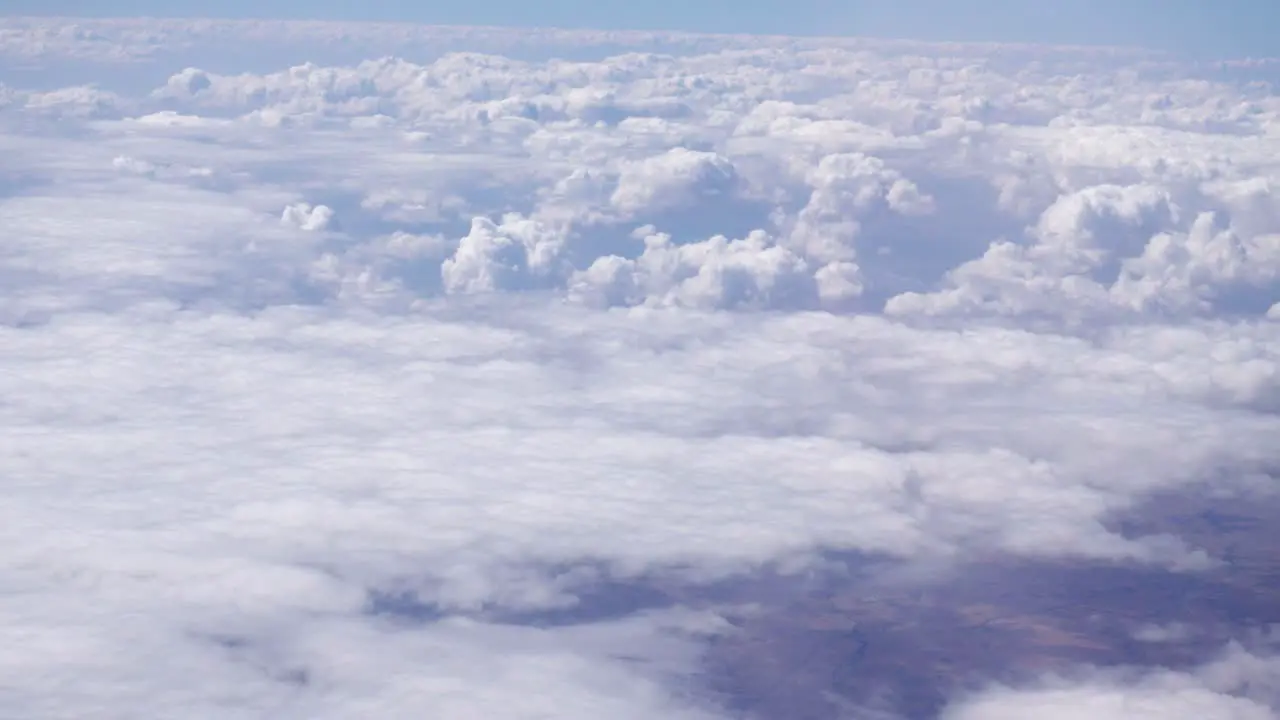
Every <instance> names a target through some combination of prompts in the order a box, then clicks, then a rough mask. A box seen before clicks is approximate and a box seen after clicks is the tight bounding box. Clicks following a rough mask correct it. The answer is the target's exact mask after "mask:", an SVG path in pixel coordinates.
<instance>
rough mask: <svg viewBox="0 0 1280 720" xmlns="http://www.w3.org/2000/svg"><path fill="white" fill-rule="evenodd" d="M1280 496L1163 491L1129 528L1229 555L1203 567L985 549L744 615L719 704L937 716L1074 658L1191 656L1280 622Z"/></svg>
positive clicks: (1112, 662) (1165, 662) (1113, 662)
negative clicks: (960, 561) (935, 573)
mask: <svg viewBox="0 0 1280 720" xmlns="http://www.w3.org/2000/svg"><path fill="white" fill-rule="evenodd" d="M1277 518H1280V503H1278V502H1276V501H1275V499H1267V500H1265V501H1260V500H1259V499H1258V498H1230V497H1227V498H1223V497H1218V498H1206V497H1203V496H1197V497H1189V496H1183V497H1161V498H1156V499H1153V500H1152V501H1151V502H1149V503H1145V504H1144V505H1143V506H1142V507H1141V508H1138V509H1137V510H1135V511H1134V512H1132V513H1129V514H1126V516H1125V517H1123V518H1117V519H1116V523H1117V526H1118V527H1121V528H1122V531H1123V532H1125V533H1126V534H1133V535H1149V534H1159V533H1168V534H1171V535H1176V536H1178V537H1180V538H1182V539H1183V540H1184V541H1185V542H1187V543H1188V544H1189V545H1190V546H1192V547H1196V548H1202V549H1204V550H1205V551H1206V552H1208V553H1209V554H1210V555H1211V556H1212V557H1214V558H1215V559H1217V560H1220V561H1221V564H1220V565H1219V566H1218V567H1215V568H1213V569H1212V570H1208V571H1200V572H1178V571H1173V570H1166V569H1160V568H1154V567H1149V566H1139V565H1134V564H1127V565H1121V564H1107V563H1094V562H1081V561H1068V560H1046V561H1029V560H1026V559H1016V558H985V559H983V560H981V561H978V562H973V563H972V564H969V565H967V566H964V567H962V568H960V569H959V571H958V572H956V573H954V574H949V575H948V577H947V578H946V579H945V580H942V581H937V582H934V583H917V584H911V585H900V586H898V587H885V586H883V585H879V584H877V585H874V586H871V587H868V586H865V585H862V584H860V583H859V582H857V581H856V580H855V581H852V582H847V583H844V584H843V586H841V583H836V586H835V587H830V588H828V589H827V590H826V591H824V592H822V593H821V594H820V595H813V596H810V597H804V598H799V599H797V600H795V601H793V602H790V603H788V604H786V605H785V606H781V607H767V608H764V609H763V611H758V612H747V613H743V614H742V615H741V616H739V617H736V618H734V622H735V625H736V626H737V628H736V631H735V632H731V633H729V634H727V635H725V636H724V637H722V638H719V639H718V640H717V641H716V642H714V643H713V645H712V647H711V649H710V651H709V653H708V654H707V658H706V672H707V679H708V682H709V683H710V684H711V686H712V687H713V688H715V690H716V691H718V694H719V696H720V697H721V699H722V701H723V702H725V703H726V704H728V705H729V706H730V707H732V708H734V709H735V710H737V711H739V712H741V713H742V714H743V716H744V717H748V718H759V719H761V720H783V719H786V720H835V719H837V718H846V717H850V716H851V714H852V713H851V709H854V708H857V709H861V710H864V711H867V712H875V711H876V710H880V711H883V712H884V713H885V715H886V716H887V717H894V716H896V717H904V718H909V719H910V720H917V719H921V720H924V719H927V718H934V717H936V716H937V715H938V713H939V711H940V710H941V709H942V708H943V707H944V706H945V704H946V702H947V700H948V698H952V697H954V696H955V695H956V694H957V693H959V692H963V691H966V690H974V689H977V688H980V687H982V686H983V685H986V684H988V683H991V682H995V681H999V682H1011V683H1017V682H1019V681H1029V680H1031V679H1033V678H1034V677H1036V676H1038V675H1041V674H1043V673H1045V672H1046V671H1054V670H1057V671H1069V670H1070V669H1071V668H1072V667H1077V666H1080V665H1092V666H1102V667H1109V666H1110V667H1114V666H1136V667H1142V668H1157V667H1164V668H1174V669H1177V668H1187V667H1191V666H1194V665H1198V664H1201V663H1203V662H1206V661H1208V660H1210V659H1212V658H1213V656H1214V655H1215V654H1216V653H1218V652H1220V651H1221V650H1222V648H1223V647H1224V645H1225V644H1226V643H1228V642H1229V641H1231V640H1245V639H1247V638H1249V637H1250V636H1251V635H1254V634H1256V633H1257V632H1258V631H1261V630H1265V629H1266V628H1267V627H1268V626H1270V625H1271V624H1273V623H1280V525H1278V524H1277V523H1276V522H1275V519H1277Z"/></svg>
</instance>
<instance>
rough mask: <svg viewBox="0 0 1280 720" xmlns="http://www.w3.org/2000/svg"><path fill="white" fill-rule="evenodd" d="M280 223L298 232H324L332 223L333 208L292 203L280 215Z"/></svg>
mask: <svg viewBox="0 0 1280 720" xmlns="http://www.w3.org/2000/svg"><path fill="white" fill-rule="evenodd" d="M280 222H281V223H283V224H285V225H289V226H291V227H296V228H298V229H300V230H308V231H315V230H325V229H327V228H328V227H329V225H330V223H332V222H333V208H331V207H328V206H327V205H311V204H309V203H294V204H292V205H289V206H286V207H285V209H284V212H282V213H280Z"/></svg>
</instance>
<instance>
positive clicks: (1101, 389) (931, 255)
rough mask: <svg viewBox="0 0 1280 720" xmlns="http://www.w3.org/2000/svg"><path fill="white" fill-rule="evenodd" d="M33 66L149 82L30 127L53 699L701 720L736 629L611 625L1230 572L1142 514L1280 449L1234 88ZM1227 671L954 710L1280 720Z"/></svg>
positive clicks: (292, 710) (62, 93) (1096, 61)
mask: <svg viewBox="0 0 1280 720" xmlns="http://www.w3.org/2000/svg"><path fill="white" fill-rule="evenodd" d="M273 33H275V34H276V35H273ZM486 33H489V34H487V35H486ZM237 35H243V36H244V37H245V38H248V39H247V40H236V39H235V37H236V36H237ZM276 36H278V37H279V38H281V39H280V48H279V49H280V53H281V54H280V55H279V56H278V57H277V56H275V55H272V56H271V58H270V59H269V60H267V61H264V62H263V63H262V64H261V65H260V66H258V67H249V66H250V65H253V63H252V62H250V61H247V60H246V61H245V63H244V64H242V65H240V66H239V67H236V65H237V62H233V61H232V59H231V58H230V56H229V54H230V53H231V52H232V48H235V47H244V45H243V43H245V42H259V41H261V40H262V39H263V38H269V37H276ZM424 39H427V40H433V41H435V40H438V41H439V44H438V49H437V50H433V51H432V52H433V53H435V54H434V55H431V56H428V55H422V54H419V55H410V53H412V52H414V48H415V47H421V46H424V45H423V41H424ZM553 41H554V42H558V43H561V44H559V45H555V44H551V45H547V43H553ZM517 42H519V43H520V44H519V45H515V44H513V43H517ZM236 43H241V44H239V45H237V44H236ZM503 43H507V45H506V46H505V49H504V46H502V44H503ZM538 43H542V45H541V46H539V45H538ZM211 44H212V45H214V46H221V45H220V44H225V47H224V49H223V52H224V57H222V59H221V60H219V59H218V58H216V57H213V56H210V55H204V56H203V57H200V58H199V59H200V61H199V62H196V61H195V58H196V57H198V56H201V55H202V53H203V50H204V49H207V48H208V47H210V45H211ZM344 46H345V47H347V48H351V49H352V52H356V53H357V54H360V55H362V56H363V57H369V58H379V57H381V59H369V60H364V61H361V62H352V60H351V58H344V57H338V56H337V51H336V50H335V48H340V47H344ZM538 47H541V50H540V51H539V52H541V53H542V55H541V56H539V55H538V53H537V52H534V50H536V49H537V48H538ZM467 48H470V49H472V50H476V49H480V50H485V51H487V52H489V53H495V52H499V51H507V50H509V51H510V52H509V54H510V55H511V56H512V57H503V56H501V55H499V54H485V53H481V52H461V50H465V49H467ZM637 48H639V49H640V50H641V51H636V52H624V51H627V50H636V49H637ZM659 49H660V50H662V51H663V52H658V51H657V50H659ZM303 50H305V51H306V52H305V53H304V52H303ZM517 50H520V51H521V52H519V53H517V52H516V51H517ZM392 51H395V52H397V53H400V54H401V55H404V57H382V56H383V55H385V54H387V53H389V52H392ZM446 51H448V52H446ZM570 51H573V53H574V54H576V55H579V56H582V57H585V58H586V59H576V60H572V61H570V60H564V59H539V58H540V57H544V58H545V57H550V56H566V55H568V54H570ZM421 52H426V51H421ZM0 55H3V56H4V57H7V58H14V57H20V58H22V62H24V63H28V62H29V63H37V64H38V63H40V62H49V63H53V62H54V61H55V60H58V59H59V58H61V59H62V60H74V61H77V62H79V61H88V60H91V61H92V62H93V63H100V62H113V63H115V62H121V61H123V60H124V59H132V60H135V61H138V62H139V64H137V65H136V66H131V67H134V69H135V70H136V71H137V72H136V73H135V74H133V75H131V77H133V80H132V81H126V78H124V76H125V75H129V73H125V72H123V71H121V72H120V73H118V74H113V73H116V71H117V70H120V68H123V67H125V66H123V65H108V66H105V67H108V68H111V69H110V71H104V70H102V69H101V68H100V67H99V66H98V65H97V64H95V65H94V67H93V68H92V69H89V68H88V66H87V65H86V66H85V68H81V69H80V71H81V72H84V73H88V74H90V75H93V74H95V73H96V76H92V77H86V78H83V79H80V78H77V79H75V80H74V84H71V85H69V86H65V87H64V86H56V87H20V86H18V85H15V86H14V87H13V88H8V87H6V88H5V89H4V94H3V96H2V97H0V153H3V154H4V157H5V164H4V165H5V166H4V167H3V168H0V228H3V233H4V242H3V243H0V282H3V283H4V287H5V294H4V297H3V298H0V336H3V337H0V354H2V357H0V361H2V363H3V366H4V367H5V368H6V372H5V373H2V374H0V437H3V438H4V440H3V450H4V452H3V453H2V455H3V460H2V461H0V476H3V477H4V478H6V482H7V483H8V484H7V485H6V488H5V497H6V501H5V503H3V504H0V541H2V544H3V546H4V547H5V548H6V553H5V559H4V560H3V561H0V574H3V575H4V577H5V578H6V579H5V583H6V587H8V588H9V589H10V590H12V592H7V593H5V594H4V596H3V598H0V618H3V619H2V620H0V638H3V639H4V642H2V643H0V647H4V648H9V650H8V651H6V650H0V667H3V668H5V672H6V677H8V678H9V679H10V680H11V681H12V684H11V686H12V687H15V688H17V690H16V691H15V692H16V693H17V695H16V699H15V700H14V701H13V702H14V704H13V705H11V707H13V708H16V709H17V711H18V712H19V713H20V714H22V715H24V716H30V717H106V716H112V717H114V716H119V715H121V714H131V716H138V717H170V716H173V715H174V714H175V713H177V714H187V715H195V716H205V715H208V716H214V715H216V716H218V717H261V716H263V714H264V713H265V714H283V715H305V716H307V717H351V716H362V717H363V716H369V717H380V716H396V717H398V716H412V715H423V714H426V715H430V716H432V717H458V718H463V717H466V718H471V717H496V718H502V717H513V718H514V717H546V716H555V717H565V718H577V717H584V718H585V717H593V718H594V717H619V718H627V717H635V718H641V717H687V718H710V717H715V716H716V715H717V712H718V711H717V710H716V707H717V706H716V705H715V703H711V702H709V699H708V698H707V697H705V696H704V695H701V694H699V692H698V691H697V688H696V687H687V686H685V685H682V683H685V684H688V683H691V682H692V680H690V678H696V677H698V672H699V669H698V666H697V656H698V652H699V650H700V649H701V648H702V647H703V646H704V644H705V641H706V639H707V635H708V634H710V633H714V632H719V631H720V630H718V629H717V628H718V627H719V625H718V624H717V623H718V621H717V619H716V617H715V612H714V608H712V609H706V608H704V609H703V610H696V609H694V608H692V607H688V605H689V602H690V601H689V599H688V597H687V596H682V597H680V598H674V599H673V598H667V600H666V605H665V606H664V609H661V610H659V609H657V608H654V607H648V606H646V605H645V604H644V603H643V602H638V601H637V606H639V607H641V608H642V609H640V610H637V609H636V608H635V607H632V606H630V605H627V602H624V601H619V607H621V608H622V609H614V610H612V611H608V612H603V611H602V612H601V613H600V615H599V617H602V618H603V619H600V620H599V622H587V621H586V620H584V619H583V617H585V616H586V615H587V614H589V613H588V611H589V610H591V609H592V608H591V607H590V606H591V603H592V602H593V601H592V600H591V598H592V593H593V592H595V591H597V590H598V589H599V588H600V587H603V586H606V585H608V583H609V582H614V583H620V584H622V585H625V584H626V583H628V582H639V579H641V578H644V579H645V580H646V581H653V582H654V583H657V584H659V585H661V583H662V582H664V581H667V580H670V578H671V577H674V576H678V577H680V578H681V580H680V582H681V583H684V584H685V586H696V585H697V584H698V583H701V582H709V581H711V580H713V579H716V578H725V577H728V576H734V575H740V574H744V573H745V574H750V573H753V572H757V571H758V570H759V569H760V568H762V567H772V566H775V565H779V564H782V565H786V566H788V567H793V568H801V569H803V568H806V567H813V565H812V564H811V561H812V560H813V559H814V557H815V556H816V555H820V554H822V553H824V552H853V553H864V554H868V555H874V556H882V557H894V558H899V559H901V560H904V561H918V562H919V563H921V566H928V567H938V566H942V567H945V566H948V565H951V564H954V563H963V562H965V561H966V560H967V559H969V558H973V557H983V556H986V555H987V554H992V553H994V554H1005V555H1013V556H1017V557H1021V558H1024V559H1028V560H1045V559H1063V558H1066V559H1072V560H1075V561H1079V562H1091V561H1107V562H1114V563H1135V564H1136V563H1145V564H1149V565H1154V566H1158V567H1163V568H1168V569H1171V570H1172V571H1176V572H1196V571H1198V570H1200V569H1203V568H1205V567H1210V566H1216V565H1217V564H1218V563H1220V561H1221V558H1218V557H1215V556H1213V550H1214V548H1212V547H1198V546H1197V545H1196V543H1195V542H1192V541H1188V540H1186V539H1183V538H1177V537H1172V536H1168V535H1160V534H1142V533H1137V532H1122V530H1121V528H1119V527H1117V526H1116V525H1114V524H1112V523H1111V522H1110V520H1111V519H1112V518H1113V517H1114V516H1115V514H1116V513H1119V512H1122V511H1125V510H1127V509H1131V508H1133V507H1134V506H1136V505H1138V504H1140V503H1142V502H1143V501H1144V499H1145V498H1147V497H1148V496H1149V495H1150V494H1151V493H1154V492H1157V491H1159V492H1166V493H1175V494H1176V493H1178V492H1180V491H1183V490H1185V489H1186V488H1190V487H1196V486H1198V485H1199V484H1201V483H1205V482H1212V483H1214V484H1215V486H1216V487H1217V488H1218V489H1220V490H1221V491H1223V492H1227V491H1231V490H1232V489H1235V488H1239V487H1244V486H1247V485H1252V484H1253V483H1255V482H1256V480H1257V478H1258V476H1259V474H1260V473H1265V472H1266V471H1267V469H1269V468H1275V467H1277V466H1280V448H1277V445H1276V443H1275V441H1274V439H1275V437H1277V434H1278V433H1280V419H1278V416H1277V414H1276V413H1277V409H1280V324H1278V323H1277V322H1275V321H1276V319H1277V318H1280V293H1278V288H1280V245H1278V244H1277V238H1280V223H1277V221H1276V217H1277V216H1276V210H1277V208H1278V207H1280V206H1278V205H1277V203H1280V200H1278V199H1277V196H1276V194H1275V190H1274V188H1276V187H1280V163H1278V162H1276V160H1275V158H1276V157H1278V156H1280V155H1277V153H1276V151H1277V150H1280V145H1277V142H1280V140H1277V137H1276V136H1275V135H1274V133H1271V134H1268V132H1270V131H1267V130H1266V127H1267V126H1268V123H1273V122H1274V120H1275V118H1276V117H1280V115H1277V113H1280V106H1277V105H1276V104H1275V102H1274V101H1273V100H1272V99H1269V98H1268V97H1265V96H1261V95H1259V93H1258V91H1257V90H1256V89H1254V88H1253V87H1252V86H1250V85H1249V84H1248V83H1247V82H1236V81H1234V80H1232V79H1230V77H1227V78H1226V79H1223V78H1222V77H1211V78H1208V79H1199V80H1186V79H1180V78H1183V77H1190V76H1192V75H1194V74H1195V73H1200V72H1202V71H1203V68H1201V69H1196V68H1194V67H1187V66H1184V65H1179V64H1176V63H1173V62H1172V61H1169V60H1167V59H1162V60H1160V61H1159V62H1156V61H1155V60H1153V59H1151V58H1146V59H1145V60H1144V62H1148V64H1147V65H1144V66H1142V68H1143V69H1142V70H1141V71H1140V72H1139V71H1138V70H1135V69H1134V66H1133V63H1134V62H1136V61H1137V59H1136V58H1135V57H1133V56H1129V55H1125V54H1123V53H1111V52H1110V51H1081V50H1053V49H1038V50H1027V49H1018V48H1004V49H1001V51H1000V52H999V53H996V54H994V55H993V54H992V52H991V49H989V48H987V49H983V48H975V47H933V46H919V45H914V44H910V43H904V44H893V43H887V44H886V43H868V42H865V41H860V40H850V41H834V40H831V41H828V40H795V39H785V38H749V39H741V38H738V39H734V38H703V37H693V36H680V35H670V34H665V35H664V34H653V33H630V34H626V33H624V34H618V35H608V34H592V33H582V34H564V33H559V32H552V31H546V32H545V33H543V34H540V35H538V37H537V38H535V39H534V40H528V39H519V40H518V39H517V38H516V37H515V36H514V35H512V34H511V33H508V32H506V31H497V30H477V29H455V30H447V29H422V28H408V27H400V26H385V25H368V26H365V25H359V26H344V25H333V24H323V23H321V24H293V25H289V24H275V23H261V24H227V23H219V22H212V21H210V22H203V21H202V22H198V23H188V24H182V23H176V22H168V21H164V22H160V21H154V22H151V23H147V22H143V21H112V22H100V23H99V22H94V23H87V22H86V23H81V24H78V25H77V26H75V27H72V26H68V25H58V24H57V23H56V22H54V21H39V20H13V19H8V20H4V21H0ZM516 55H520V57H515V56H516ZM151 56H154V57H153V58H152V59H150V60H146V58H148V57H151ZM246 57H248V56H246ZM143 60H146V61H145V62H143ZM303 60H310V62H303ZM1161 63H1166V64H1163V65H1162V64H1161ZM144 73H145V74H144ZM108 75H110V76H111V77H107V76H108ZM21 77H25V78H36V77H37V76H35V75H22V76H21ZM166 78H167V79H166ZM1063 78H1074V79H1072V80H1063ZM95 79H97V80H101V81H102V82H104V83H105V82H107V81H108V80H111V81H112V82H113V83H114V84H113V85H112V86H111V88H110V89H106V88H105V87H104V88H99V87H96V86H93V85H92V84H90V83H91V81H94V80H95ZM82 80H83V82H82ZM135 81H136V82H135ZM15 83H16V81H15ZM31 83H32V84H34V85H39V84H40V83H39V82H37V80H31ZM54 85H58V83H54ZM135 85H136V87H135ZM157 85H158V86H159V87H156V86H157ZM1133 118H1139V119H1140V123H1141V124H1135V122H1136V121H1134V120H1133ZM1121 123H1127V124H1121ZM882 308H883V309H884V310H886V311H887V312H880V311H881V309H882ZM913 567H914V565H913ZM672 582H674V581H672ZM379 598H382V599H383V600H382V601H379V600H378V599H379ZM386 598H391V600H386ZM379 602H382V605H384V606H386V605H388V603H389V606H386V607H384V606H380V605H379ZM397 602H398V603H400V604H399V605H398V606H397V605H396V603H397ZM574 603H580V604H581V606H582V607H580V608H579V610H581V611H582V613H583V615H582V616H581V617H577V618H576V619H570V620H568V621H566V622H565V623H564V624H563V625H555V626H548V627H542V628H538V627H533V626H531V624H530V623H526V622H522V621H517V620H511V619H510V618H511V617H518V616H519V613H528V614H533V615H534V616H537V615H538V613H551V612H553V611H555V612H562V611H567V609H568V608H570V607H572V606H573V605H574ZM604 604H606V605H607V603H604ZM658 605H662V603H658ZM645 608H647V609H645ZM596 609H598V608H596ZM569 615H570V616H572V613H569ZM691 627H693V629H690V628H691ZM1160 627H1161V628H1165V627H1166V626H1163V625H1162V626H1160ZM1152 632H1154V631H1152ZM1148 635H1150V636H1152V637H1154V635H1151V633H1148ZM1232 657H1235V658H1236V660H1238V661H1240V662H1241V663H1243V662H1244V661H1245V660H1247V659H1248V658H1246V657H1245V656H1243V655H1239V654H1237V655H1235V656H1232ZM1224 662H1225V661H1224ZM1249 662H1254V661H1253V660H1250V661H1249ZM1256 662H1257V663H1260V665H1258V667H1263V666H1267V667H1269V666H1268V665H1266V664H1267V663H1270V662H1271V661H1270V660H1267V659H1266V658H1258V659H1256ZM1223 667H1226V666H1225V665H1212V666H1206V668H1208V669H1202V670H1196V671H1194V672H1187V673H1172V672H1168V673H1163V674H1162V673H1160V672H1157V671H1151V672H1147V673H1146V674H1143V675H1141V679H1140V681H1136V682H1135V683H1131V685H1125V684H1124V682H1122V681H1121V680H1119V679H1117V677H1118V676H1110V675H1106V674H1098V675H1087V674H1086V675H1087V676H1082V677H1083V679H1081V678H1076V679H1075V680H1063V681H1061V682H1057V681H1053V682H1050V681H1046V684H1045V685H1044V686H1043V687H1041V686H1036V687H1030V688H1021V689H1016V690H992V691H991V692H990V693H989V694H987V695H982V696H978V697H975V698H972V699H971V700H969V701H965V704H958V705H956V706H955V709H954V710H953V711H952V712H953V714H954V716H955V717H957V718H964V719H965V720H968V719H969V718H985V717H992V718H999V717H1007V716H1011V715H1010V713H1014V714H1017V713H1023V712H1024V711H1030V710H1031V709H1036V710H1043V713H1042V714H1046V715H1048V716H1050V717H1052V715H1051V714H1050V713H1051V712H1052V711H1053V710H1052V709H1053V707H1054V704H1055V703H1058V704H1061V705H1062V706H1063V707H1077V708H1081V707H1083V708H1095V710H1094V712H1095V714H1099V715H1100V716H1101V717H1106V715H1105V713H1107V712H1121V711H1122V710H1123V708H1125V707H1130V708H1138V709H1142V708H1147V709H1148V710H1149V711H1150V712H1155V713H1160V712H1165V713H1174V714H1175V715H1176V714H1177V712H1180V711H1181V710H1183V709H1187V708H1200V709H1201V711H1202V712H1201V713H1200V714H1201V715H1202V716H1205V717H1210V716H1212V714H1213V713H1214V712H1218V713H1219V714H1221V716H1223V717H1234V716H1232V715H1230V714H1229V713H1233V712H1234V713H1237V715H1236V716H1238V717H1241V718H1253V717H1269V715H1265V714H1259V713H1266V712H1271V710H1269V709H1268V708H1271V707H1273V706H1274V702H1273V699H1269V698H1263V697H1254V696H1250V695H1247V694H1244V693H1242V692H1236V689H1235V686H1233V685H1230V684H1229V683H1227V682H1226V681H1220V680H1219V679H1218V678H1219V677H1220V675H1221V673H1223V672H1226V671H1225V670H1221V668H1223ZM1250 667H1253V666H1250ZM1213 668H1219V669H1218V670H1214V669H1213ZM1255 669H1256V668H1255ZM1249 672H1251V673H1254V675H1250V677H1255V676H1256V677H1259V678H1261V677H1264V676H1265V673H1263V672H1262V670H1257V672H1255V671H1254V670H1250V671H1249ZM1215 673H1218V674H1215ZM1267 677H1269V676H1267ZM193 678H195V679H198V682H196V681H195V680H193ZM1258 682H1261V681H1260V680H1259V681H1257V682H1255V685H1256V684H1258ZM1055 683H1056V684H1055ZM681 687H685V689H686V690H687V692H684V691H681V690H680V688H681ZM1232 693H1235V694H1232ZM957 702H960V701H959V700H958V701H957ZM179 708H180V710H179ZM1117 708H1120V710H1117ZM1187 711H1188V712H1190V710H1187ZM984 713H985V714H984ZM1000 713H1005V714H1004V715H1001V714H1000ZM1240 713H1243V714H1240ZM1250 713H1253V714H1250Z"/></svg>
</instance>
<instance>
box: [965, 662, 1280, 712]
mask: <svg viewBox="0 0 1280 720" xmlns="http://www.w3.org/2000/svg"><path fill="white" fill-rule="evenodd" d="M1096 675H1098V676H1099V677H1096V678H1086V679H1084V680H1083V681H1078V680H1077V681H1072V680H1068V679H1052V680H1047V681H1045V682H1044V683H1043V687H1037V688H1029V689H996V690H990V691H987V692H986V693H984V694H981V695H979V696H978V697H976V698H974V699H972V700H970V701H968V702H965V703H962V704H958V705H957V706H954V707H952V708H949V709H948V710H947V711H945V712H944V713H943V714H942V717H943V718H945V719H946V720H1006V719H1007V720H1013V718H1025V717H1041V718H1046V720H1058V718H1078V717H1082V716H1088V717H1092V718H1098V720H1113V719H1114V720H1145V719H1146V718H1150V719H1151V720H1156V719H1157V718H1175V717H1179V718H1181V717H1202V718H1221V719H1222V720H1273V718H1275V717H1277V714H1276V710H1275V703H1276V702H1277V701H1280V662H1277V660H1276V659H1275V658H1274V657H1272V656H1267V655H1263V656H1258V655H1254V654H1251V653H1249V652H1248V651H1246V650H1244V649H1242V648H1240V647H1238V646H1236V647H1232V648H1230V649H1229V650H1228V652H1227V653H1226V654H1225V655H1224V656H1223V657H1222V658H1221V659H1219V660H1217V661H1215V662H1213V663H1211V664H1209V665H1206V666H1204V667H1202V668H1199V669H1197V670H1196V671H1194V672H1175V671H1170V670H1161V671H1155V672H1149V673H1143V674H1138V676H1137V677H1134V676H1133V675H1134V673H1129V674H1128V675H1127V676H1126V675H1125V674H1121V673H1110V675H1111V677H1108V675H1109V673H1105V672H1097V673H1096Z"/></svg>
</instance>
